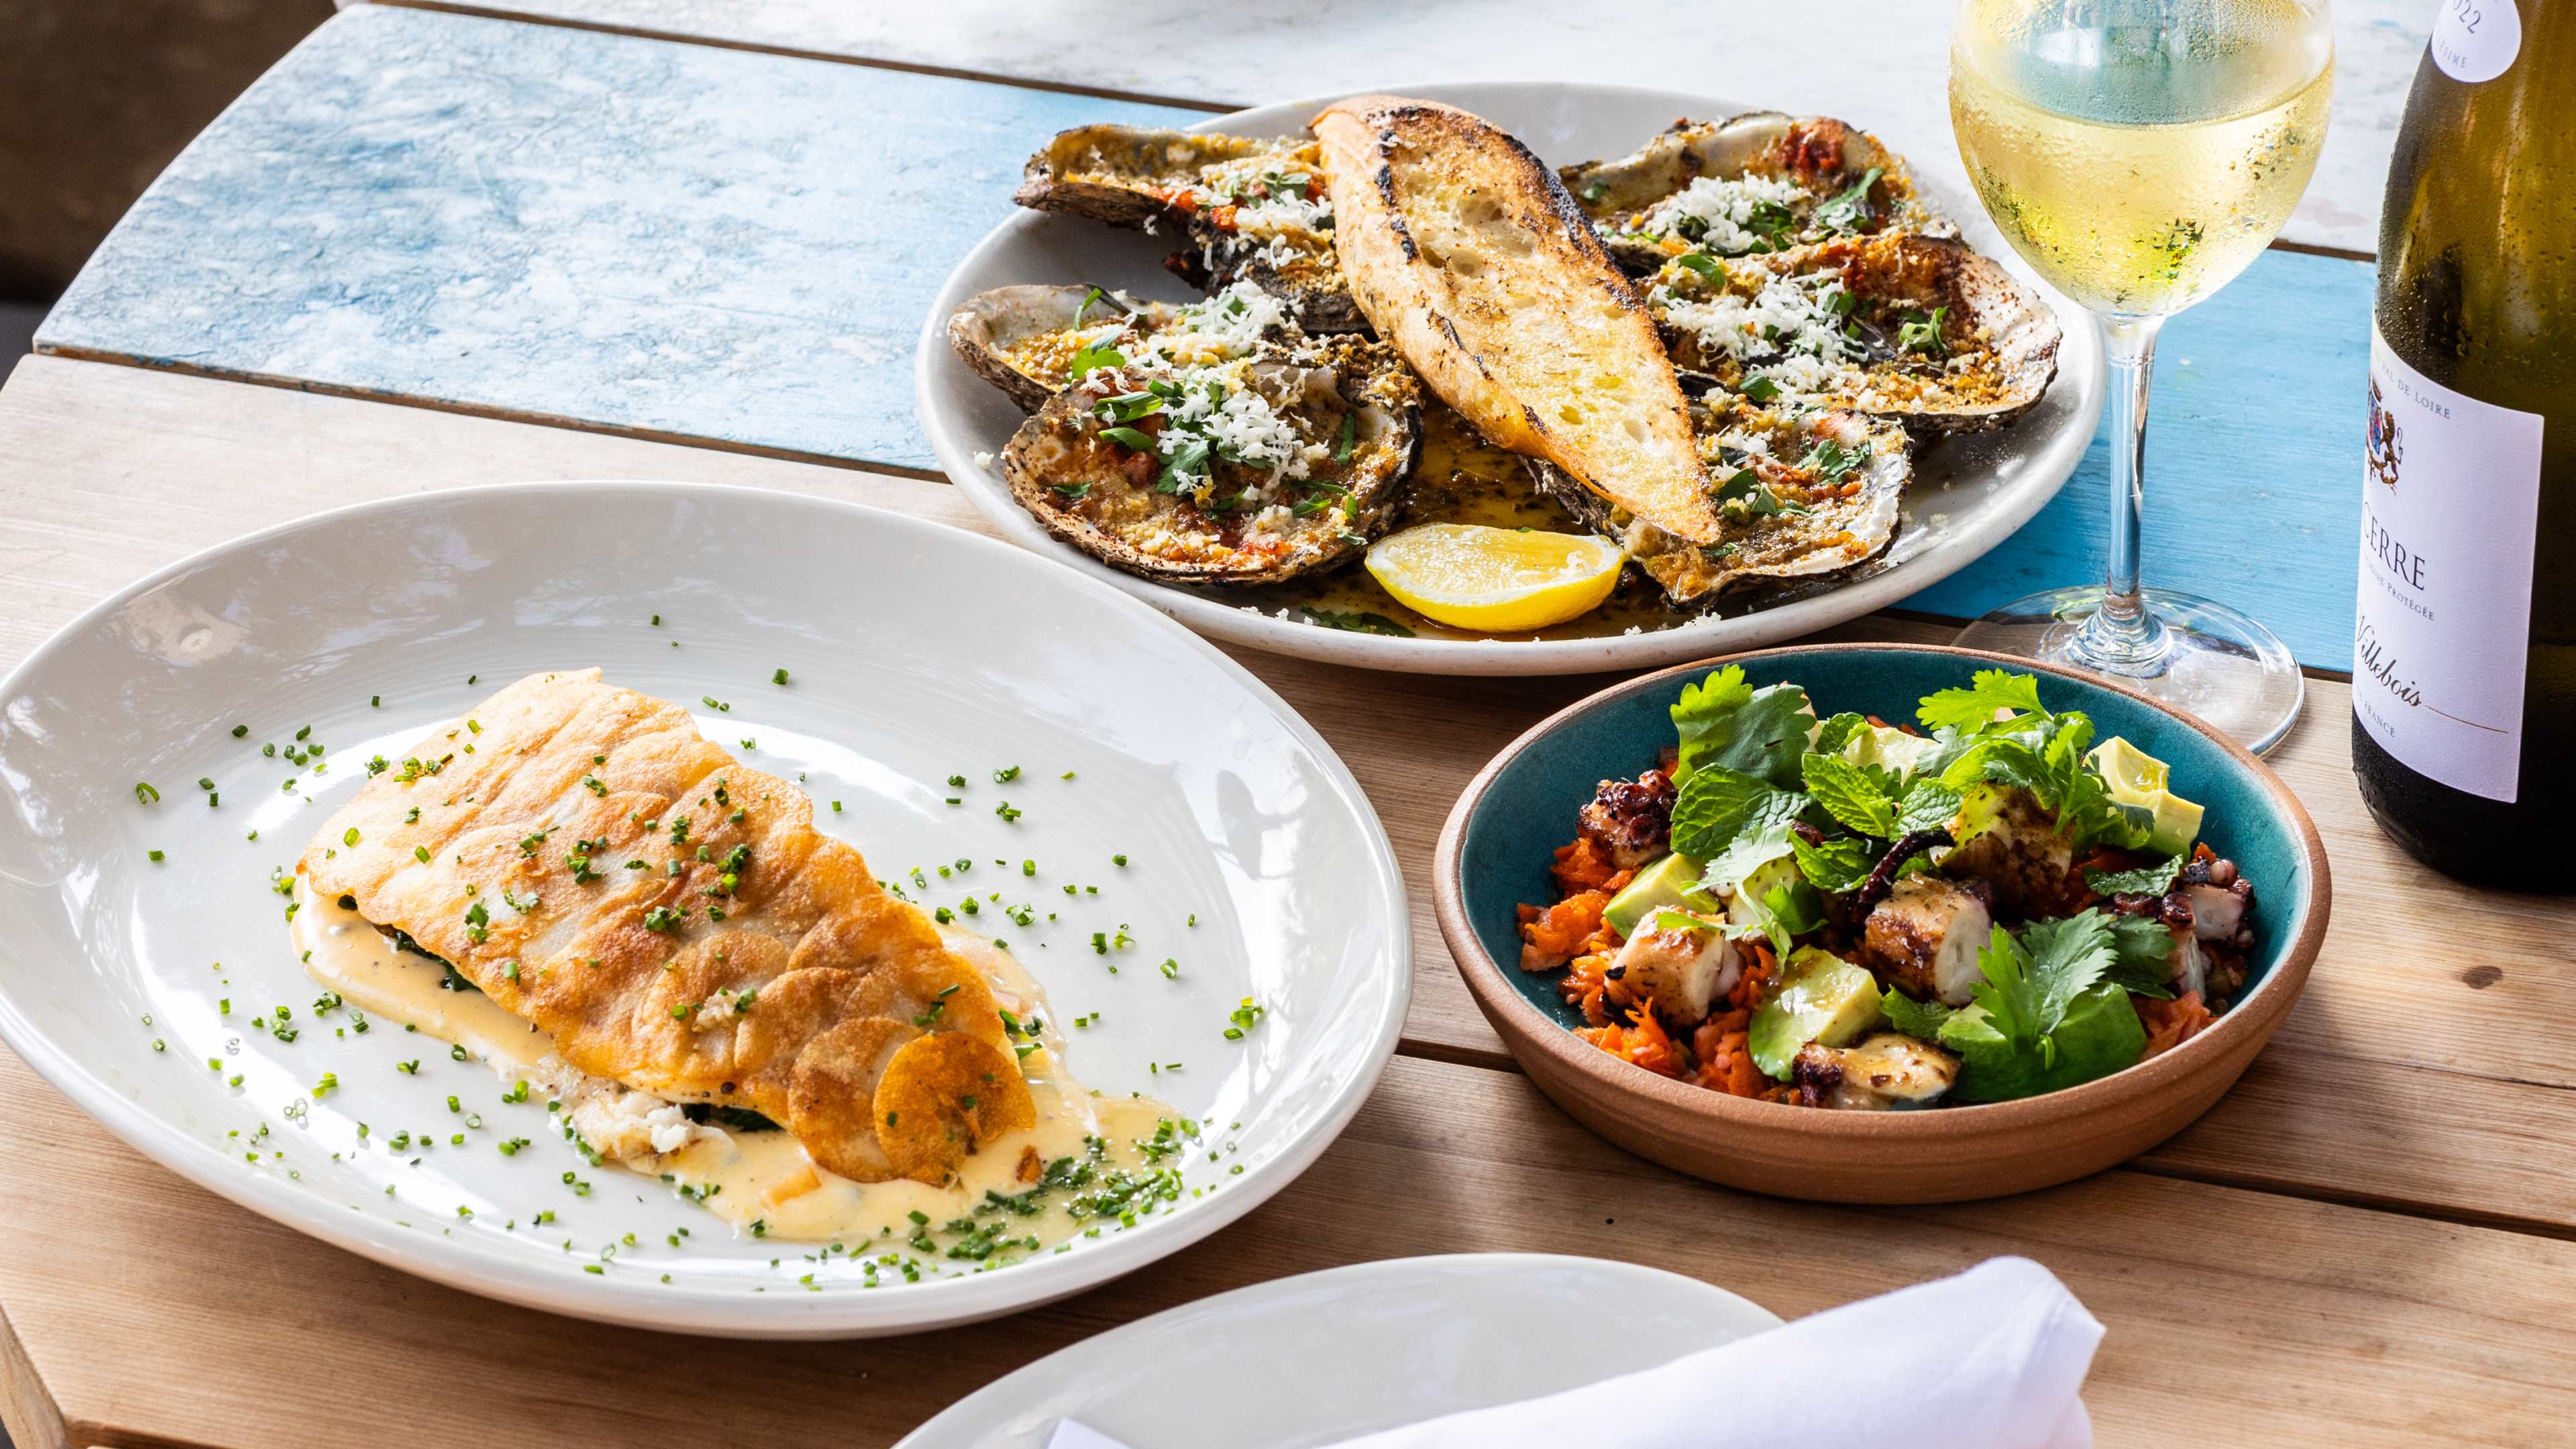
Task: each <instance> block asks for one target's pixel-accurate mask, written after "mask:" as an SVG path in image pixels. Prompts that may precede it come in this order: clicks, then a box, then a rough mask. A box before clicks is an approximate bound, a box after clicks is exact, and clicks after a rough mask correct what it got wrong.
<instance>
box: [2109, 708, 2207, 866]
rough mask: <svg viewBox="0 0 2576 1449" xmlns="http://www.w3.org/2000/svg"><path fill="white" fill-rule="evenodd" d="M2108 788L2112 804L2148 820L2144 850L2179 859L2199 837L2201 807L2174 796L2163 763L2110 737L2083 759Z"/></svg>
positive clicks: (2121, 740)
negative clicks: (2125, 807)
mask: <svg viewBox="0 0 2576 1449" xmlns="http://www.w3.org/2000/svg"><path fill="white" fill-rule="evenodd" d="M2084 763H2086V764H2088V765H2091V766H2092V767H2093V773H2095V774H2097V775H2100V776H2101V777H2102V783H2104V784H2105V785H2108V786H2109V787H2110V788H2111V802H2112V803H2113V804H2115V805H2125V806H2128V807H2129V808H2131V809H2132V810H2139V811H2144V812H2146V813H2147V814H2148V815H2149V816H2150V817H2151V819H2150V823H2149V825H2148V835H2147V848H2148V849H2150V850H2154V851H2159V852H2161V853H2163V854H2165V855H2180V854H2182V853H2183V852H2184V851H2186V850H2189V849H2191V843H2192V842H2193V841H2194V840H2196V839H2198V838H2199V837H2200V817H2201V813H2202V811H2201V807H2200V806H2198V805H2195V804H2193V803H2192V802H2191V801H2189V800H2186V799H2184V798H2182V797H2181V796H2180V795H2177V794H2175V793H2174V792H2173V790H2172V788H2171V785H2170V783H2169V780H2170V775H2171V770H2170V768H2169V767H2168V766H2167V765H2166V764H2165V762H2164V761H2162V760H2159V759H2157V758H2156V757H2155V756H2153V755H2151V754H2148V753H2147V752H2146V751H2144V750H2142V749H2139V748H2138V747H2137V746H2136V745H2133V744H2130V743H2129V742H2128V741H2127V740H2124V739H2122V738H2120V737H2119V736H2118V735H2113V736H2111V737H2110V738H2109V739H2107V740H2104V741H2103V742H2102V743H2100V744H2098V745H2095V746H2094V747H2093V752H2092V753H2091V754H2089V755H2086V756H2085V757H2084Z"/></svg>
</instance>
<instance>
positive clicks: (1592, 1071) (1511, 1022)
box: [1431, 643, 2334, 1142]
mask: <svg viewBox="0 0 2576 1449" xmlns="http://www.w3.org/2000/svg"><path fill="white" fill-rule="evenodd" d="M1889 651H1894V652H1898V653H1913V654H1938V655H1946V656H1950V657H1953V658H1957V659H1963V660H1973V661H1976V662H1978V663H1986V664H1994V665H1998V666H2001V667H2004V668H2010V669H2020V670H2028V671H2030V672H2033V673H2038V674H2049V675H2056V676H2058V677H2060V678H2064V679H2069V680H2074V681H2076V682H2079V683H2083V684H2089V685H2093V686H2095V687H2097V688H2101V689H2107V690H2110V691H2111V692H2112V693H2114V694H2120V695H2125V696H2127V697H2128V698H2129V699H2131V700H2133V701H2135V702H2137V703H2139V704H2143V705H2145V706H2147V707H2148V708H2150V709H2153V710H2155V711H2157V712H2158V713H2160V714H2164V715H2166V716H2169V717H2170V718H2172V719H2174V720H2177V721H2179V722H2180V723H2182V724H2183V725H2185V726H2187V727H2189V728H2190V729H2192V730H2194V731H2196V732H2198V733H2199V734H2201V735H2203V736H2204V737H2206V738H2208V739H2210V740H2211V741H2214V742H2215V743H2216V744H2217V745H2218V747H2219V748H2220V749H2221V750H2223V751H2225V752H2226V753H2227V754H2228V755H2229V756H2230V757H2231V758H2233V759H2234V760H2235V761H2236V763H2237V764H2239V765H2241V766H2243V767H2245V768H2246V770H2247V771H2248V772H2249V773H2250V774H2251V775H2252V776H2253V778H2254V781H2255V783H2257V784H2258V785H2260V786H2261V787H2262V789H2263V790H2264V792H2265V793H2266V794H2267V795H2269V796H2270V798H2271V801H2272V805H2273V808H2274V810H2275V811H2276V812H2277V814H2278V815H2279V816H2280V817H2281V818H2283V819H2284V820H2286V821H2287V822H2288V823H2289V824H2290V825H2291V826H2292V827H2293V830H2292V833H2293V834H2294V835H2295V837H2296V838H2297V842H2298V850H2299V855H2300V857H2301V859H2302V860H2303V861H2304V862H2305V864H2306V865H2307V867H2308V871H2309V874H2310V876H2311V878H2312V885H2311V886H2310V890H2309V897H2308V902H2307V909H2306V911H2305V912H2304V918H2303V919H2302V921H2301V923H2300V927H2299V931H2298V934H2297V935H2296V936H2294V937H2293V938H2292V939H2291V940H2290V941H2289V942H2288V943H2287V944H2286V945H2285V946H2284V947H2283V948H2282V951H2281V955H2280V959H2279V960H2278V961H2276V962H2274V963H2273V966H2272V969H2271V971H2270V972H2268V973H2267V974H2266V975H2265V976H2264V978H2263V979H2262V980H2261V981H2260V982H2257V983H2256V984H2255V987H2254V989H2253V990H2252V991H2250V992H2248V993H2247V994H2246V996H2245V998H2244V999H2243V1000H2241V1001H2239V1002H2237V1003H2236V1005H2235V1006H2233V1007H2231V1008H2230V1009H2229V1010H2228V1012H2227V1014H2226V1015H2224V1016H2221V1017H2219V1018H2218V1019H2217V1021H2216V1022H2214V1023H2213V1024H2211V1026H2210V1027H2209V1028H2208V1029H2207V1030H2205V1031H2203V1032H2201V1033H2200V1034H2199V1035H2198V1036H2195V1037H2193V1038H2192V1039H2191V1040H2189V1041H2187V1042H2184V1043H2183V1044H2182V1045H2181V1046H2179V1047H2176V1048H2175V1049H2173V1050H2172V1051H2169V1052H2166V1053H2165V1054H2164V1055H2162V1056H2159V1057H2157V1058H2155V1059H2154V1060H2152V1061H2147V1062H2141V1063H2139V1064H2138V1065H2136V1066H2132V1067H2128V1068H2125V1069H2123V1070H2121V1071H2118V1072H2114V1073H2112V1074H2111V1075H2110V1076H2107V1077H2099V1078H2096V1079H2094V1080H2093V1081H2090V1082H2085V1083H2083V1084H2081V1085H2079V1086H2074V1087H2068V1088H2065V1089H2063V1090H2061V1091H2056V1092H2050V1093H2047V1094H2044V1095H2042V1096H2037V1097H2024V1098H2020V1099H2018V1100H2015V1101H2009V1102H1985V1103H1979V1104H1976V1105H1973V1106H1965V1107H1944V1108H1941V1109H1939V1110H1936V1111H1917V1112H1817V1111H1800V1110H1798V1109H1795V1108H1790V1107H1786V1106H1783V1105H1782V1104H1780V1103H1777V1102H1761V1101H1754V1100H1749V1099H1746V1098H1740V1097H1734V1096H1729V1095H1728V1094H1726V1093H1724V1092H1717V1091H1711V1090H1710V1089H1708V1088H1706V1087H1697V1086H1692V1085H1690V1084H1689V1083H1686V1082H1678V1081H1675V1080H1673V1079H1672V1078H1670V1077H1663V1076H1658V1075H1656V1074H1655V1073H1653V1072H1650V1071H1647V1070H1645V1069H1644V1068H1642V1067H1638V1066H1635V1065H1633V1064H1631V1063H1628V1062H1623V1061H1620V1060H1618V1059H1617V1058H1615V1057H1613V1056H1611V1055H1610V1054H1609V1053H1607V1052H1604V1051H1602V1050H1600V1049H1599V1048H1597V1047H1594V1046H1593V1045H1591V1044H1590V1043H1589V1042H1585V1041H1583V1040H1581V1039H1580V1038H1578V1037H1576V1036H1575V1035H1574V1033H1573V1032H1571V1031H1568V1030H1567V1029H1566V1028H1565V1027H1564V1025H1563V1024H1561V1023H1559V1022H1557V1021H1556V1020H1555V1019H1553V1018H1552V1017H1549V1016H1547V1015H1546V1014H1545V1013H1543V1012H1541V1011H1540V1010H1539V1009H1538V1008H1537V1007H1536V1006H1533V1005H1532V1004H1530V1002H1529V1001H1528V1000H1527V999H1526V998H1525V997H1523V996H1522V995H1521V993H1520V991H1519V989H1518V988H1516V987H1515V986H1513V985H1512V982H1511V979H1510V977H1508V976H1507V975H1505V974H1504V973H1505V971H1506V970H1507V969H1509V970H1515V971H1516V970H1518V969H1519V968H1518V966H1517V965H1514V966H1512V967H1509V968H1506V967H1505V966H1503V965H1502V964H1501V963H1499V962H1497V961H1495V960H1494V959H1493V957H1492V956H1491V955H1490V954H1488V953H1487V952H1486V950H1485V948H1484V944H1483V943H1482V942H1481V941H1479V940H1478V939H1477V937H1476V934H1475V932H1474V931H1473V930H1472V929H1470V927H1469V925H1468V922H1467V912H1466V905H1465V891H1464V885H1463V881H1462V870H1463V859H1462V857H1463V855H1464V848H1465V839H1466V825H1467V821H1468V819H1469V818H1470V817H1471V816H1473V815H1474V814H1475V811H1476V807H1477V806H1478V804H1479V803H1481V802H1482V801H1483V799H1484V797H1485V793H1486V791H1488V790H1490V789H1491V788H1492V787H1493V784H1494V781H1495V779H1496V777H1498V776H1499V775H1500V774H1501V773H1502V770H1503V768H1504V766H1506V765H1508V764H1510V763H1511V761H1512V760H1513V759H1514V758H1516V757H1517V756H1519V755H1520V754H1521V752H1522V751H1524V750H1526V749H1528V748H1529V747H1530V746H1531V745H1532V744H1533V743H1535V742H1537V741H1538V740H1540V739H1542V738H1544V737H1546V736H1547V735H1549V734H1552V733H1554V732H1555V731H1556V730H1557V729H1559V728H1561V727H1563V726H1564V725H1565V724H1566V723H1567V722H1569V721H1571V720H1573V719H1575V718H1576V717H1578V716H1581V715H1584V714H1587V713H1590V712H1591V711H1592V710H1594V709H1596V708H1598V707H1600V706H1603V705H1606V704H1608V703H1610V702H1612V701H1614V700H1618V699H1623V698H1625V697H1627V696H1629V695H1633V694H1637V693H1641V692H1644V691H1647V690H1651V689H1654V688H1656V687H1658V686H1660V685H1663V684H1664V683H1666V682H1667V681H1669V680H1671V679H1673V678H1674V677H1675V676H1677V675H1685V674H1693V675H1695V674H1699V673H1702V672H1704V671H1707V670H1710V669H1716V668H1723V667H1725V666H1726V665H1729V664H1742V665H1746V666H1747V668H1748V672H1751V666H1752V665H1754V664H1755V663H1756V662H1757V661H1760V660H1765V659H1774V658H1779V657H1781V656H1784V655H1815V654H1858V653H1873V652H1876V653H1885V652H1889ZM2327 871H2328V868H2327V864H2326V850H2325V842H2324V841H2323V839H2321V838H2320V837H2319V836H2318V834H2317V827H2316V822H2315V821H2314V820H2312V819H2310V818H2309V816H2308V812H2307V808H2306V807H2305V806H2303V805H2301V804H2300V803H2299V799H2298V797H2297V796H2296V795H2293V794H2292V793H2290V787H2289V786H2288V785H2286V784H2284V783H2283V782H2282V780H2281V777H2280V776H2279V775H2277V774H2275V773H2274V772H2273V770H2272V768H2271V767H2270V766H2269V765H2266V764H2264V763H2263V762H2262V761H2261V760H2260V759H2258V758H2256V757H2255V756H2254V755H2253V754H2252V753H2251V752H2250V751H2248V750H2246V749H2245V748H2244V747H2243V746H2241V745H2239V744H2237V743H2236V742H2235V741H2234V740H2232V739H2229V738H2228V737H2227V736H2226V735H2224V734H2221V733H2220V732H2219V731H2218V730H2216V729H2215V728H2213V727H2212V726H2210V725H2209V724H2207V723H2206V722H2204V721H2202V720H2200V719H2198V718H2196V717H2194V716H2192V715H2190V714H2187V713H2185V712H2183V711H2181V710H2178V709H2174V708H2171V707H2170V706H2167V705H2164V704H2161V703H2159V702H2157V701H2156V700H2154V699H2151V698H2149V697H2148V696H2146V695H2144V694H2141V693H2139V692H2138V691H2137V690H2134V689H2131V688H2129V687H2127V686H2125V685H2122V684H2120V683H2118V682H2116V681H2113V680H2108V679H2104V678H2102V677H2100V676H2098V675H2092V674H2086V673H2082V672H2080V671H2077V670H2072V669H2066V668H2061V667H2059V666H2056V665H2052V664H2046V663H2042V662H2040V661H2038V660H2033V659H2023V658H2018V657H2016V656H2013V655H2008V654H1996V653H1992V652H1990V651H1987V650H1982V649H1963V648H1960V647H1958V646H1956V645H1950V644H1872V643H1841V644H1789V645H1781V646H1778V647H1774V648H1769V649H1754V650H1747V651H1744V652H1742V653H1736V654H1723V655H1718V656H1716V657H1714V658H1710V659H1705V660H1701V661H1699V662H1698V663H1694V664H1677V665H1674V666H1672V667H1671V668H1668V669H1659V670H1656V671H1654V672H1653V673H1650V674H1641V675H1638V676H1637V677H1635V678H1633V679H1628V680H1623V681H1621V682H1620V683H1618V684H1614V685H1611V686H1610V687H1608V688H1606V689H1603V690H1599V691H1597V692H1595V693H1593V694H1589V695H1586V696H1584V697H1583V698H1582V699H1579V700H1576V701H1575V702H1574V703H1572V704H1569V705H1567V706H1566V707H1565V708H1563V709H1560V710H1558V711H1557V712H1556V713H1554V714H1551V715H1549V716H1548V717H1547V718H1546V719H1543V720H1541V721H1539V722H1538V723H1537V724H1535V725H1532V726H1531V727H1530V728H1529V729H1528V730H1526V731H1524V732H1523V733H1522V734H1521V735H1520V737H1519V738H1518V739H1515V740H1513V741H1512V742H1511V743H1510V744H1509V745H1506V746H1504V747H1503V749H1502V750H1501V751H1500V752H1498V753H1497V754H1496V755H1495V756H1494V758H1493V759H1491V760H1489V761H1487V762H1486V764H1485V767H1484V769H1482V770H1480V771H1478V772H1477V774H1476V778H1475V779H1473V780H1471V781H1469V782H1468V785H1467V788H1466V789H1465V790H1464V791H1462V792H1460V794H1459V796H1458V802H1457V804H1455V805H1454V806H1452V807H1451V808H1450V811H1449V818H1448V820H1447V821H1446V822H1445V823H1444V824H1443V825H1442V826H1441V827H1440V842H1439V846H1438V849H1437V851H1436V852H1435V854H1434V856H1433V861H1432V881H1431V885H1432V911H1433V914H1434V916H1435V917H1436V918H1437V919H1438V921H1439V923H1440V935H1441V938H1442V939H1443V940H1444V941H1446V942H1447V943H1448V946H1449V954H1450V956H1451V958H1452V959H1453V960H1454V961H1455V962H1456V964H1457V967H1458V974H1459V975H1460V976H1461V977H1462V978H1464V979H1465V981H1466V983H1467V989H1468V991H1469V992H1470V993H1471V994H1473V995H1474V996H1475V998H1476V1003H1477V1005H1478V1006H1479V1007H1481V1008H1482V1009H1483V1011H1484V1013H1485V1015H1486V1017H1487V1018H1488V1019H1489V1020H1491V1021H1492V1022H1493V1024H1494V1026H1495V1028H1496V1030H1497V1032H1498V1033H1499V1034H1500V1035H1501V1036H1502V1038H1503V1041H1504V1044H1505V1045H1506V1046H1508V1047H1510V1048H1511V1050H1512V1055H1513V1056H1514V1057H1516V1058H1521V1057H1524V1056H1525V1054H1526V1053H1528V1052H1530V1051H1537V1052H1540V1053H1542V1054H1544V1055H1545V1056H1546V1057H1548V1058H1549V1059H1550V1062H1551V1064H1552V1065H1553V1066H1555V1067H1557V1068H1560V1069H1564V1070H1570V1071H1573V1072H1575V1073H1577V1074H1579V1075H1581V1076H1583V1077H1586V1078H1588V1079H1590V1080H1591V1081H1592V1082H1593V1083H1595V1084H1597V1085H1598V1086H1600V1087H1601V1088H1604V1089H1606V1090H1608V1091H1610V1092H1614V1093H1626V1094H1630V1095H1635V1096H1642V1097H1646V1098H1649V1099H1651V1100H1652V1101H1654V1102H1655V1103H1657V1104H1659V1105H1660V1106H1663V1107H1666V1108H1670V1109H1672V1110H1675V1111H1680V1112H1683V1113H1687V1114H1689V1115H1690V1116H1692V1117H1696V1118H1698V1119H1700V1120H1702V1121H1705V1122H1707V1123H1709V1124H1710V1125H1712V1126H1716V1127H1723V1128H1731V1129H1743V1130H1745V1131H1748V1132H1754V1133H1764V1134H1769V1133H1774V1132H1780V1131H1789V1132H1796V1133H1799V1134H1802V1135H1807V1136H1812V1137H1814V1138H1816V1139H1818V1140H1819V1141H1837V1140H1839V1141H1854V1140H1858V1141H1877V1140H1887V1141H1897V1140H1902V1141H1907V1142H1946V1141H1964V1140H1969V1139H1974V1138H1982V1137H1986V1136H1990V1135H1994V1134H1999V1133H2019V1132H2027V1131H2031V1130H2033V1129H2044V1128H2047V1127H2049V1126H2052V1125H2055V1124H2059V1123H2066V1122H2073V1121H2076V1120H2080V1119H2084V1118H2089V1117H2094V1116H2096V1115H2097V1114H2103V1113H2115V1112H2118V1111H2120V1110H2121V1109H2122V1108H2124V1107H2135V1106H2138V1105H2139V1104H2141V1103H2143V1102H2145V1101H2146V1100H2147V1099H2149V1098H2151V1097H2154V1096H2155V1095H2157V1094H2158V1093H2161V1092H2165V1091H2169V1090H2172V1089H2175V1088H2178V1087H2180V1086H2181V1085H2182V1084H2183V1083H2184V1082H2186V1081H2187V1080H2188V1079H2190V1078H2192V1077H2196V1076H2198V1075H2200V1074H2202V1073H2203V1072H2207V1071H2218V1070H2224V1069H2225V1064H2226V1063H2227V1061H2228V1060H2229V1058H2230V1057H2231V1056H2239V1055H2242V1056H2250V1055H2251V1054H2252V1053H2253V1052H2254V1051H2255V1050H2258V1049H2259V1048H2260V1047H2261V1046H2262V1044H2263V1042H2264V1041H2265V1040H2266V1039H2268V1038H2269V1037H2270V1036H2271V1034H2272V1032H2273V1031H2274V1030H2275V1029H2277V1028H2278V1026H2279V1024H2280V1021H2281V1018H2282V1017H2284V1016H2286V1015H2287V1014H2288V1013H2289V1010H2290V1008H2291V1006H2293V1005H2294V1004H2296V1002H2297V1001H2298V998H2299V993H2300V991H2301V990H2302V989H2304V988H2305V987H2306V985H2307V979H2308V971H2309V968H2310V967H2311V966H2313V965H2314V964H2315V962H2316V958H2317V953H2318V950H2319V949H2320V948H2321V947H2322V945H2323V944H2324V941H2325V932H2326V918H2327V916H2328V914H2329V913H2330V908H2331V906H2332V904H2333V894H2334V893H2333V883H2332V880H2331V878H2330V877H2329V875H2328V873H2327ZM1526 1065H1527V1063H1526V1062H1524V1067H1526ZM1793 1112H1794V1113H1795V1115H1794V1116H1793V1115H1790V1114H1791V1113H1793Z"/></svg>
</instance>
